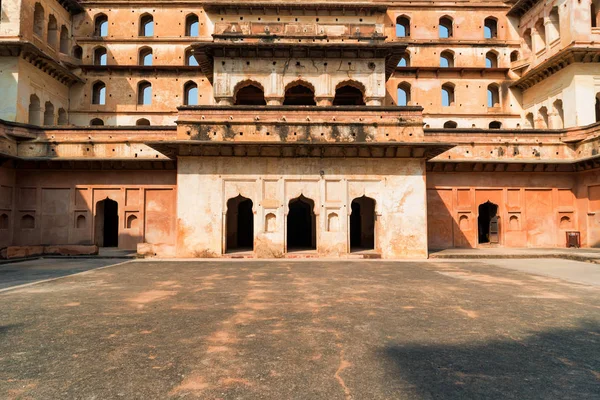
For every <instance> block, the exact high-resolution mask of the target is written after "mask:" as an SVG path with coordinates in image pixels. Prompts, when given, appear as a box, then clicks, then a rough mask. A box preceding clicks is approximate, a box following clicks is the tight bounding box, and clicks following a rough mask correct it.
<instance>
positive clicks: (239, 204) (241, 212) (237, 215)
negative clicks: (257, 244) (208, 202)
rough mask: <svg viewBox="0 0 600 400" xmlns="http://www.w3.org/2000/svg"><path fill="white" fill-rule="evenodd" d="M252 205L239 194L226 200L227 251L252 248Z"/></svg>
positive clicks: (249, 249)
mask: <svg viewBox="0 0 600 400" xmlns="http://www.w3.org/2000/svg"><path fill="white" fill-rule="evenodd" d="M253 205H254V204H253V203H252V200H250V199H248V198H246V197H244V196H241V195H239V196H237V197H234V198H233V199H229V201H227V244H226V246H227V247H226V248H227V251H229V252H231V251H252V250H254V213H253V212H252V207H253Z"/></svg>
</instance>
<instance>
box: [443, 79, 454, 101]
mask: <svg viewBox="0 0 600 400" xmlns="http://www.w3.org/2000/svg"><path fill="white" fill-rule="evenodd" d="M453 105H454V84H453V83H444V84H443V85H442V107H450V106H453Z"/></svg>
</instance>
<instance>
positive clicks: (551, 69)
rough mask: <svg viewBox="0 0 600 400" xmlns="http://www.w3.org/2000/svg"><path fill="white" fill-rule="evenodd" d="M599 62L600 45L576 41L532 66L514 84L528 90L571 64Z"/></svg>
mask: <svg viewBox="0 0 600 400" xmlns="http://www.w3.org/2000/svg"><path fill="white" fill-rule="evenodd" d="M598 62H600V47H591V46H587V45H582V44H577V43H575V44H573V45H571V46H569V47H567V48H565V49H563V50H561V51H560V52H559V53H557V54H555V55H554V56H552V57H550V58H549V59H547V60H546V61H544V62H543V63H542V64H540V65H538V66H537V67H535V68H532V69H531V70H530V71H528V72H527V73H526V74H525V75H524V76H522V77H521V78H520V79H519V80H517V81H515V82H514V83H513V84H512V86H514V87H518V88H520V89H521V90H526V89H529V88H530V87H532V86H534V85H536V84H537V83H539V82H541V81H543V80H544V79H546V78H548V77H549V76H551V75H554V74H555V73H557V72H558V71H560V70H562V69H564V68H566V67H567V66H569V65H571V64H574V63H598Z"/></svg>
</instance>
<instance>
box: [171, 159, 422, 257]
mask: <svg viewBox="0 0 600 400" xmlns="http://www.w3.org/2000/svg"><path fill="white" fill-rule="evenodd" d="M424 167H425V165H424V161H422V160H416V159H407V160H385V159H317V158H295V159H282V158H230V157H219V158H210V157H204V158H199V157H179V160H178V186H177V191H178V195H177V199H178V206H177V210H178V237H177V246H178V255H179V256H182V257H190V256H207V255H211V256H221V255H222V254H223V253H224V252H225V251H226V240H225V238H226V216H227V201H228V200H229V199H231V198H235V197H237V196H238V195H241V196H243V197H245V198H248V199H250V200H252V202H253V213H254V250H255V254H256V255H257V256H258V257H266V258H272V257H281V256H283V254H284V253H285V252H286V232H287V231H286V229H287V226H286V218H287V215H288V211H289V208H288V205H289V202H290V200H292V199H295V198H297V197H299V196H300V195H303V196H304V197H306V198H309V199H311V200H312V201H313V202H314V213H315V214H316V221H317V230H316V243H317V246H316V247H317V253H318V254H319V255H320V256H332V257H339V256H342V257H343V256H345V255H347V253H348V251H349V228H348V223H349V216H350V212H351V210H350V205H351V202H352V200H353V199H355V198H358V197H362V196H363V195H365V196H367V197H370V198H372V199H373V200H375V202H376V207H375V213H376V216H377V217H376V227H375V250H376V251H377V252H379V253H380V254H381V255H382V257H384V258H405V257H418V258H424V257H426V256H427V241H426V226H427V221H426V202H425V178H424Z"/></svg>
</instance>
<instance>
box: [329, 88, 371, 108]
mask: <svg viewBox="0 0 600 400" xmlns="http://www.w3.org/2000/svg"><path fill="white" fill-rule="evenodd" d="M333 105H334V106H364V105H365V99H364V97H363V93H362V92H361V91H360V89H358V88H355V87H354V86H350V85H346V86H342V87H340V88H338V89H336V91H335V98H334V99H333Z"/></svg>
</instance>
